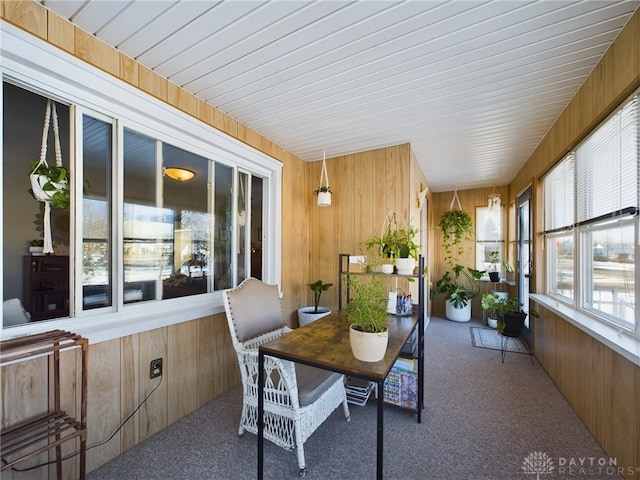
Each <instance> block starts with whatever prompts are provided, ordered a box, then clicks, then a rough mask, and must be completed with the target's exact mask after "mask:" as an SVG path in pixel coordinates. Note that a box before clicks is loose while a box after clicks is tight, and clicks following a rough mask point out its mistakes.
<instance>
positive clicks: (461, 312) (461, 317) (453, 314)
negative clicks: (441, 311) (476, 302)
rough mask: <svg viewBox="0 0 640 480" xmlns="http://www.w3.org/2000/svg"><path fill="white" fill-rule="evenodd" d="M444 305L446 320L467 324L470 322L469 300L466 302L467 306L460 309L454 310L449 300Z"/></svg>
mask: <svg viewBox="0 0 640 480" xmlns="http://www.w3.org/2000/svg"><path fill="white" fill-rule="evenodd" d="M445 303H446V315H447V319H449V320H452V321H454V322H468V321H469V320H471V300H469V301H468V302H467V305H466V306H465V307H462V308H455V307H454V306H453V305H451V302H450V301H449V300H447V301H446V302H445Z"/></svg>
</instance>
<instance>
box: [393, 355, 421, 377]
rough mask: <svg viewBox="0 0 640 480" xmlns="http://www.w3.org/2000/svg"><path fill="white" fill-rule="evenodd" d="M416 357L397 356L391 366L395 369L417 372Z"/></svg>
mask: <svg viewBox="0 0 640 480" xmlns="http://www.w3.org/2000/svg"><path fill="white" fill-rule="evenodd" d="M416 366H417V364H416V359H415V358H407V357H398V359H397V360H396V361H395V363H394V364H393V368H394V369H396V370H402V371H405V372H410V373H415V372H417V368H416Z"/></svg>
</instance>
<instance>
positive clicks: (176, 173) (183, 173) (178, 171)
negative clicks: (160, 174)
mask: <svg viewBox="0 0 640 480" xmlns="http://www.w3.org/2000/svg"><path fill="white" fill-rule="evenodd" d="M164 174H165V175H166V176H167V177H169V178H173V179H174V180H179V181H181V182H186V181H187V180H191V179H192V178H193V177H195V175H196V174H195V173H194V172H192V171H191V170H187V169H186V168H179V167H165V168H164Z"/></svg>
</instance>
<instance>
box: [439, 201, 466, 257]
mask: <svg viewBox="0 0 640 480" xmlns="http://www.w3.org/2000/svg"><path fill="white" fill-rule="evenodd" d="M436 228H437V229H438V230H440V231H442V235H443V239H442V246H443V248H444V251H445V258H444V261H445V262H447V263H448V264H450V265H452V264H454V263H455V259H456V258H457V257H459V256H460V255H462V251H463V248H462V241H464V240H470V239H471V236H472V234H473V220H472V219H471V215H469V214H468V213H467V212H465V211H464V210H462V209H460V208H454V209H451V210H447V211H446V212H443V213H442V215H441V216H440V222H439V223H438V225H437V226H436Z"/></svg>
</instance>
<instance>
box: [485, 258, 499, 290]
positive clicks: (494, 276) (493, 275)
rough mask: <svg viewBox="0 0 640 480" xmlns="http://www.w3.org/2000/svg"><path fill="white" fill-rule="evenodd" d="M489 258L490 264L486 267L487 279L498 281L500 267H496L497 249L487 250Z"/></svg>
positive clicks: (497, 259)
mask: <svg viewBox="0 0 640 480" xmlns="http://www.w3.org/2000/svg"><path fill="white" fill-rule="evenodd" d="M489 259H490V260H491V266H490V267H489V268H487V273H488V274H489V279H490V280H491V281H492V282H499V281H500V269H499V268H498V262H499V260H500V252H499V251H498V250H491V251H490V252H489Z"/></svg>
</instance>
